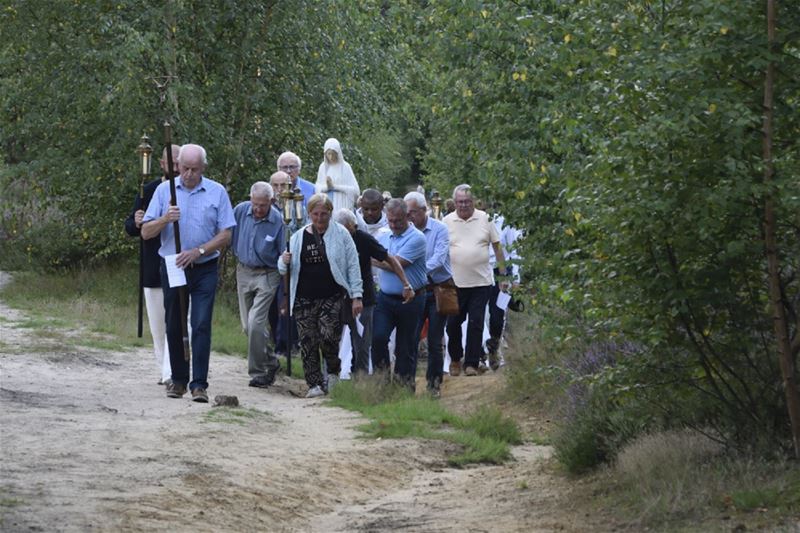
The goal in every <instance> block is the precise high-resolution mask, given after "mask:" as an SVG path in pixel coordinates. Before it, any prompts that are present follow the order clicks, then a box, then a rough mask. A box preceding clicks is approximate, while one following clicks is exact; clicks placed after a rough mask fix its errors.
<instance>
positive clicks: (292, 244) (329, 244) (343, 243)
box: [278, 221, 363, 309]
mask: <svg viewBox="0 0 800 533" xmlns="http://www.w3.org/2000/svg"><path fill="white" fill-rule="evenodd" d="M308 226H310V224H307V225H305V226H303V227H302V228H301V229H299V230H297V231H296V232H295V233H294V235H292V238H291V240H290V241H289V251H290V252H291V253H292V264H291V276H290V280H289V294H290V299H289V308H290V309H294V297H295V294H297V281H298V279H300V252H301V248H302V246H303V232H304V231H306V228H308ZM322 240H323V241H324V242H325V254H326V256H327V257H328V264H329V265H330V267H331V274H333V279H334V280H335V281H336V283H338V284H339V285H340V286H342V287H343V288H344V289H345V290H346V291H347V294H348V295H349V296H350V298H361V295H362V291H363V285H362V284H361V269H360V268H359V266H358V252H357V251H356V245H355V243H354V242H353V237H351V236H350V232H349V231H347V229H346V228H345V227H344V226H342V225H341V224H339V223H338V222H333V221H331V223H330V225H329V226H328V229H327V231H326V232H325V235H323V236H322ZM287 268H288V267H287V266H286V264H285V263H284V262H283V260H281V261H278V271H279V272H280V273H281V274H286V270H287Z"/></svg>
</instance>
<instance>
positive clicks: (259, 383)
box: [248, 376, 274, 389]
mask: <svg viewBox="0 0 800 533" xmlns="http://www.w3.org/2000/svg"><path fill="white" fill-rule="evenodd" d="M273 381H274V377H273ZM248 385H249V386H251V387H257V388H259V389H266V388H267V387H269V386H270V385H272V381H270V380H269V379H267V376H256V377H254V378H253V379H251V380H250V383H248Z"/></svg>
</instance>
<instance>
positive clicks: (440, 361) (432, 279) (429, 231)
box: [403, 192, 453, 398]
mask: <svg viewBox="0 0 800 533" xmlns="http://www.w3.org/2000/svg"><path fill="white" fill-rule="evenodd" d="M403 199H404V200H405V202H406V206H407V207H408V220H409V221H411V223H412V224H413V225H414V226H415V227H416V228H417V229H418V230H420V231H421V232H422V233H423V235H425V243H426V248H425V268H426V269H427V275H428V284H427V287H426V289H427V291H426V296H425V308H424V310H423V312H422V314H421V315H420V317H419V324H418V326H417V332H416V335H415V336H414V339H416V340H417V341H419V336H420V333H421V332H422V326H423V324H425V319H428V371H427V373H426V378H427V381H428V392H429V393H430V394H431V396H433V397H434V398H438V397H440V396H441V386H442V377H443V374H444V349H443V346H442V340H443V339H444V327H445V325H446V324H447V316H445V315H443V314H441V313H439V312H438V311H437V310H436V297H435V296H434V293H433V287H434V285H438V284H439V283H443V282H447V281H451V280H452V278H453V271H452V270H451V269H450V236H449V234H448V232H447V226H445V225H444V224H442V223H441V222H439V221H438V220H435V219H433V218H432V217H429V216H428V212H427V209H428V205H427V203H426V202H425V196H424V195H422V194H421V193H418V192H410V193H408V194H406V196H405V198H403ZM414 348H415V350H417V349H418V348H419V345H418V344H417V343H415V344H414Z"/></svg>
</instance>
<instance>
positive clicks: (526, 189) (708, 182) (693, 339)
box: [393, 0, 800, 457]
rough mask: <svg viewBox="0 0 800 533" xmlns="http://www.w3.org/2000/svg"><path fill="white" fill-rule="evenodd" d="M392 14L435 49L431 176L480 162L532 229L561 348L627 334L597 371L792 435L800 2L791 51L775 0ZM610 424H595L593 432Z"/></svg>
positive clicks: (482, 176)
mask: <svg viewBox="0 0 800 533" xmlns="http://www.w3.org/2000/svg"><path fill="white" fill-rule="evenodd" d="M393 14H394V15H395V16H396V20H398V24H399V25H401V27H403V28H405V31H406V32H407V34H408V35H414V36H416V37H415V38H412V39H409V41H408V42H409V46H410V47H412V48H415V49H417V50H424V51H425V54H424V59H423V60H422V61H421V63H422V65H421V67H420V71H421V72H423V73H424V74H425V75H426V77H425V78H421V79H424V80H425V82H424V85H423V87H424V89H423V91H422V94H423V95H424V97H423V98H419V99H417V100H416V101H415V103H414V105H413V106H410V107H411V112H413V113H414V114H415V115H416V116H417V120H418V122H421V123H423V124H424V125H423V126H421V129H423V130H424V131H426V132H427V138H426V147H427V151H426V152H425V154H424V159H423V166H424V169H425V170H426V172H427V176H426V179H427V181H428V184H429V185H430V186H433V187H436V188H439V189H442V190H443V191H447V192H449V191H450V190H452V187H453V186H454V185H455V184H457V183H459V182H469V183H470V184H471V185H472V186H473V190H474V191H476V195H477V196H479V197H483V198H485V199H486V200H489V201H491V202H493V203H494V204H495V206H496V208H497V209H498V210H499V211H500V212H502V213H503V215H504V216H505V217H506V220H507V221H508V222H509V223H510V224H512V225H514V226H516V227H518V228H520V229H523V230H524V232H525V239H524V240H523V242H522V244H521V249H520V254H521V256H522V257H523V258H524V264H523V268H524V269H525V270H526V271H527V272H528V273H529V276H530V278H531V279H532V281H531V287H530V288H531V289H533V290H535V291H536V297H535V302H532V303H535V305H534V308H535V311H536V312H537V314H540V315H542V316H543V317H544V318H543V322H544V324H545V327H546V328H548V329H549V339H550V340H549V342H550V343H551V345H552V349H553V350H562V351H566V352H567V353H568V350H569V347H570V342H571V341H572V339H575V338H581V339H589V340H591V341H594V342H598V343H602V342H607V341H616V340H620V339H624V340H625V341H626V342H630V343H632V344H633V345H634V346H635V347H636V350H637V352H636V353H637V357H636V358H631V359H628V360H625V361H622V362H620V364H617V365H615V367H614V369H613V371H611V370H608V371H604V372H603V373H601V374H600V375H599V376H598V379H605V380H607V383H606V385H608V388H611V389H615V388H618V389H620V390H622V391H626V392H627V394H628V395H634V393H635V395H637V396H639V398H638V399H637V400H636V403H637V404H638V406H637V408H636V409H635V410H634V411H635V412H637V413H638V412H639V411H640V410H644V411H648V410H649V411H651V412H652V414H653V415H654V416H651V417H645V418H644V425H647V424H655V423H657V421H661V420H666V421H667V423H669V424H671V423H679V422H680V423H690V424H693V425H711V426H713V427H714V428H715V429H716V430H718V431H719V433H720V434H721V435H724V437H725V438H726V439H728V440H729V442H730V443H731V444H733V445H741V446H745V445H746V443H747V444H752V441H753V440H754V438H755V439H763V440H764V442H765V443H768V445H769V446H770V447H773V448H774V447H776V446H777V447H779V446H786V445H788V443H789V441H788V440H787V439H786V437H787V434H788V424H787V416H786V410H785V406H784V400H783V397H782V393H781V380H780V376H779V372H778V365H777V364H776V362H777V361H776V359H777V357H776V355H775V354H776V344H775V339H774V334H773V331H772V321H771V317H770V313H769V308H768V295H767V290H766V287H767V284H766V262H765V259H764V243H763V241H762V232H761V227H762V216H763V215H762V209H763V208H762V206H763V203H764V198H765V195H766V194H767V193H768V192H769V193H774V194H775V198H776V200H777V209H778V220H779V226H780V230H779V235H778V253H779V255H780V259H781V262H782V263H781V265H782V271H781V276H782V283H783V291H784V295H785V305H786V308H787V312H788V314H789V316H790V317H795V318H796V317H797V316H798V314H799V311H800V310H798V306H797V302H798V297H799V295H800V276H798V275H797V274H798V271H800V239H799V238H798V236H799V235H800V218H798V213H800V174H798V168H800V165H799V164H798V163H800V135H798V132H800V113H798V111H799V109H798V106H800V62H798V61H797V57H798V54H799V51H800V46H799V43H798V40H799V37H798V34H797V32H796V31H794V28H797V27H798V26H800V10H797V9H792V8H791V7H790V6H789V5H785V4H780V7H779V12H778V35H777V41H778V43H779V45H778V48H777V50H776V52H775V53H773V54H770V53H769V52H768V50H767V44H766V20H765V13H764V10H763V5H762V4H761V3H754V4H748V5H746V6H740V5H736V6H734V5H733V4H731V3H727V2H711V1H703V2H682V1H674V2H639V3H630V2H628V3H625V2H613V1H601V0H589V1H586V2H579V3H575V2H522V3H513V4H509V3H505V2H477V1H475V2H456V1H444V2H436V3H428V4H424V5H421V4H419V3H415V2H401V3H399V4H398V5H397V7H396V8H395V9H394V11H393ZM770 60H772V61H774V62H775V64H776V70H777V72H778V74H777V81H776V89H775V101H776V104H775V108H774V113H775V117H776V119H775V120H776V124H775V138H774V152H775V168H776V178H775V185H774V189H773V190H769V191H768V190H767V189H766V188H765V186H764V184H763V168H762V162H761V155H762V154H761V149H762V146H761V144H762V135H761V115H762V102H763V94H762V90H763V89H762V88H763V79H764V70H765V67H766V65H767V62H768V61H770ZM795 318H792V319H791V320H792V322H793V323H792V324H790V335H791V336H793V337H796V336H797V335H798V332H797V325H796V320H795ZM586 379H589V378H586ZM592 393H594V391H592ZM618 401H619V398H617V395H616V394H614V395H607V396H601V397H600V398H598V400H597V403H595V404H594V405H593V407H592V408H593V409H596V410H600V411H602V412H605V413H611V412H614V411H615V410H616V407H615V406H616V403H615V402H618ZM626 401H629V402H632V401H633V400H626ZM643 406H648V407H643ZM624 412H626V413H627V412H628V411H627V410H625V411H624ZM598 417H599V420H598ZM604 418H605V415H597V417H595V416H594V415H592V416H587V417H586V418H585V422H586V423H587V424H589V425H590V426H593V424H595V423H597V424H600V425H601V426H603V425H604V424H605V422H603V419H604ZM637 419H638V415H637ZM648 420H649V421H648ZM606 422H607V420H606ZM637 424H639V422H636V423H635V424H634V426H636V425H637ZM592 433H593V431H592V430H587V431H585V432H580V434H581V435H584V436H585V439H586V441H587V442H590V441H592V439H596V437H592V436H591V434H592ZM587 446H591V445H590V444H587ZM595 452H599V454H600V456H601V457H603V456H604V453H602V452H603V447H602V446H601V447H600V448H599V449H598V450H595ZM578 455H579V456H581V457H593V456H596V454H592V453H590V450H587V451H586V453H585V454H578Z"/></svg>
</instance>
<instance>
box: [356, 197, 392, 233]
mask: <svg viewBox="0 0 800 533" xmlns="http://www.w3.org/2000/svg"><path fill="white" fill-rule="evenodd" d="M383 203H384V202H383V195H382V194H381V192H380V191H378V190H377V189H366V190H364V192H363V193H362V194H361V207H360V208H359V209H358V210H356V219H357V221H358V229H360V230H361V231H366V232H367V233H369V234H370V235H372V236H373V237H375V238H376V239H377V238H378V236H379V235H380V234H381V233H387V232H389V228H388V226H387V224H388V221H387V220H386V214H385V213H384V212H383Z"/></svg>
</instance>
